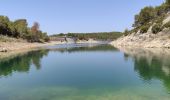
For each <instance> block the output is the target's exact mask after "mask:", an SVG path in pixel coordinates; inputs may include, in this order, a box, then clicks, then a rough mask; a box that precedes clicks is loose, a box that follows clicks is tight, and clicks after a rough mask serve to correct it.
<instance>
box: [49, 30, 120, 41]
mask: <svg viewBox="0 0 170 100" xmlns="http://www.w3.org/2000/svg"><path fill="white" fill-rule="evenodd" d="M122 35H123V34H122V33H121V32H96V33H68V34H63V33H60V34H55V35H52V36H51V37H61V36H67V37H73V38H76V39H78V40H89V39H94V40H103V41H107V40H115V39H117V38H119V37H120V36H122Z"/></svg>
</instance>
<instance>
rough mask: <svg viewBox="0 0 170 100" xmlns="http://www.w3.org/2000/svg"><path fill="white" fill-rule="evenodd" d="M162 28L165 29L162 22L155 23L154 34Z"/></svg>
mask: <svg viewBox="0 0 170 100" xmlns="http://www.w3.org/2000/svg"><path fill="white" fill-rule="evenodd" d="M162 30H163V27H162V24H160V23H157V24H155V25H153V27H152V33H154V34H157V33H159V32H160V31H162Z"/></svg>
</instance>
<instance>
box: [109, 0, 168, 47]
mask: <svg viewBox="0 0 170 100" xmlns="http://www.w3.org/2000/svg"><path fill="white" fill-rule="evenodd" d="M133 27H134V28H133V29H132V30H128V29H126V30H125V32H124V36H123V37H121V38H119V39H117V40H116V41H113V42H112V43H111V44H113V45H114V46H117V47H118V46H132V47H144V48H170V0H165V2H164V3H162V4H160V6H156V7H152V6H147V7H145V8H143V9H142V10H141V11H140V12H139V14H137V15H135V22H134V24H133Z"/></svg>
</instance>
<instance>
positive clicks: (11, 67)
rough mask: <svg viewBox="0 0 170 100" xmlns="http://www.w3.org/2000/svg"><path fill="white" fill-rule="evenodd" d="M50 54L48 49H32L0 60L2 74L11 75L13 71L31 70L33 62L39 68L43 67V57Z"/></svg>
mask: <svg viewBox="0 0 170 100" xmlns="http://www.w3.org/2000/svg"><path fill="white" fill-rule="evenodd" d="M47 54H48V50H40V51H31V52H28V53H26V54H23V55H20V56H17V57H15V58H8V59H5V60H3V59H1V60H0V76H9V75H11V74H12V73H13V72H29V70H30V66H31V65H32V64H33V65H34V66H35V67H36V69H37V70H39V69H40V68H41V63H40V61H41V58H42V57H43V56H45V55H47Z"/></svg>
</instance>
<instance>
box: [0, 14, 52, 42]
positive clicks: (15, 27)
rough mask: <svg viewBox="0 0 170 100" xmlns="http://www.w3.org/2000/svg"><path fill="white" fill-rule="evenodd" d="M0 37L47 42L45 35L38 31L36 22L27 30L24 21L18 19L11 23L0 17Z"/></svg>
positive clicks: (4, 17)
mask: <svg viewBox="0 0 170 100" xmlns="http://www.w3.org/2000/svg"><path fill="white" fill-rule="evenodd" d="M0 35H5V36H10V37H15V38H23V39H26V40H28V41H30V42H44V41H49V38H48V35H47V33H43V32H42V31H41V30H39V24H38V23H37V22H35V23H34V25H33V26H32V27H31V28H29V27H28V23H27V20H26V19H18V20H16V21H14V22H13V21H10V20H9V18H8V17H6V16H0Z"/></svg>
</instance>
